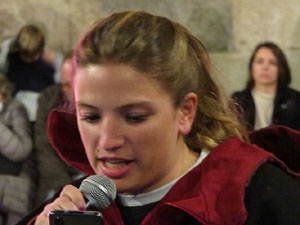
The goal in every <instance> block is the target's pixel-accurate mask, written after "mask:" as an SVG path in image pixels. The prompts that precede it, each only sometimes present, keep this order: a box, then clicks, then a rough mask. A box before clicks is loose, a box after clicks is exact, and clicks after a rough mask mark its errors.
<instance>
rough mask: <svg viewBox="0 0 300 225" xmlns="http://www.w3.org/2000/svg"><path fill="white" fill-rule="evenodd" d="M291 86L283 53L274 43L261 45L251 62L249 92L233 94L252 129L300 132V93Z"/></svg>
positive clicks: (246, 90)
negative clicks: (273, 127) (279, 127)
mask: <svg viewBox="0 0 300 225" xmlns="http://www.w3.org/2000/svg"><path fill="white" fill-rule="evenodd" d="M290 82H291V74H290V70H289V66H288V62H287V59H286V57H285V55H284V53H283V52H282V50H281V49H280V48H279V47H278V46H277V45H275V44H274V43H271V42H265V43H261V44H259V45H257V46H256V48H255V50H254V52H253V53H252V56H251V58H250V62H249V76H248V81H247V85H246V89H245V90H242V91H239V92H235V93H234V94H233V98H234V99H235V100H236V101H237V103H238V104H239V107H240V110H241V111H242V114H244V117H245V120H246V122H247V125H248V129H250V130H253V129H259V128H262V127H267V126H269V125H271V124H279V125H285V126H288V127H290V128H293V129H296V130H300V93H299V92H298V91H296V90H293V89H291V88H289V87H288V85H289V83H290Z"/></svg>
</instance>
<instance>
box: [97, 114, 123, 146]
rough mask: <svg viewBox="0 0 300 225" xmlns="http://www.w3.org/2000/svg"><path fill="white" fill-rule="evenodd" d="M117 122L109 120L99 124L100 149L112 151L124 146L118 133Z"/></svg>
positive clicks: (121, 136)
mask: <svg viewBox="0 0 300 225" xmlns="http://www.w3.org/2000/svg"><path fill="white" fill-rule="evenodd" d="M117 123H118V122H116V121H113V120H111V119H107V120H103V121H102V123H101V129H100V135H99V137H100V138H99V145H100V147H101V149H103V150H106V151H113V150H117V149H119V148H121V147H122V146H123V145H124V142H125V140H124V137H123V135H122V134H121V132H120V126H119V125H118V124H117Z"/></svg>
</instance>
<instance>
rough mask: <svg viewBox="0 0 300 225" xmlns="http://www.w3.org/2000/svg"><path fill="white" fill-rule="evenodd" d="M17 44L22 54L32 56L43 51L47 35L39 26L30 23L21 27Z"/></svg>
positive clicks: (27, 56) (26, 56)
mask: <svg viewBox="0 0 300 225" xmlns="http://www.w3.org/2000/svg"><path fill="white" fill-rule="evenodd" d="M15 44H16V49H17V50H18V51H19V52H20V54H21V55H23V56H24V57H25V58H32V57H34V56H36V55H40V54H42V53H43V50H44V46H45V36H44V33H43V32H42V30H41V29H40V28H39V27H38V26H36V25H30V24H29V25H26V26H24V27H22V28H21V30H20V31H19V33H18V35H17V37H16V43H15Z"/></svg>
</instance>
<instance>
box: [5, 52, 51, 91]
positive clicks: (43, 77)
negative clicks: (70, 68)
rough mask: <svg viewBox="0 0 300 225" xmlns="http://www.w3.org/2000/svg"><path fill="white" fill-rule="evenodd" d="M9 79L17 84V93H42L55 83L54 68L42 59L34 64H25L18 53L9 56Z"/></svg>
mask: <svg viewBox="0 0 300 225" xmlns="http://www.w3.org/2000/svg"><path fill="white" fill-rule="evenodd" d="M8 61H9V66H8V72H7V78H8V79H9V80H10V81H11V82H13V83H14V84H15V92H16V93H17V92H18V91H19V90H27V91H33V92H41V91H42V90H43V89H45V88H46V87H48V86H49V85H51V84H53V83H54V67H53V66H52V65H50V64H48V63H46V62H44V61H43V60H42V58H41V57H40V58H39V59H38V60H37V61H34V62H32V63H26V62H24V61H23V60H22V59H21V58H20V56H19V54H18V53H13V54H10V55H9V56H8Z"/></svg>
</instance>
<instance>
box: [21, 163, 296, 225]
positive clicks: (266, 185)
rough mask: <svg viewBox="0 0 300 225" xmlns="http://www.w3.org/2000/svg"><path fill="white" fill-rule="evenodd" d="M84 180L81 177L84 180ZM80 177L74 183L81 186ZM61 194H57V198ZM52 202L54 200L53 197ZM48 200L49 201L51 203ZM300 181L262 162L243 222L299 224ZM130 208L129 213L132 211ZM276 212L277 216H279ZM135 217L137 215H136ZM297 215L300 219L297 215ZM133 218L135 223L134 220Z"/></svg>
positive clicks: (126, 209)
mask: <svg viewBox="0 0 300 225" xmlns="http://www.w3.org/2000/svg"><path fill="white" fill-rule="evenodd" d="M81 180H82V179H81ZM81 180H78V181H75V182H73V185H75V186H77V187H79V185H80V183H81ZM58 196H59V193H57V194H56V196H55V198H56V197H58ZM50 201H52V200H50ZM50 201H49V202H50ZM299 203H300V184H299V183H298V182H297V181H296V179H294V178H293V177H292V176H291V175H289V174H287V172H285V171H284V170H283V169H282V168H280V167H278V166H276V165H274V164H271V163H270V162H268V163H265V164H263V165H262V166H261V167H260V168H258V170H257V171H256V173H255V174H254V175H253V177H252V179H251V182H250V184H249V186H248V187H247V188H246V196H245V206H246V209H247V212H248V218H247V220H246V222H245V223H244V225H283V224H284V225H299V224H300V221H293V218H292V217H290V215H291V214H297V215H299V214H300V204H299ZM152 206H153V205H149V207H148V206H146V207H143V206H142V207H141V208H139V207H132V208H131V209H130V207H121V208H120V210H121V214H122V215H124V214H125V213H130V214H131V215H136V214H135V212H134V211H135V210H136V211H138V214H139V215H141V216H142V217H144V216H145V215H147V213H149V212H150V211H151V209H152ZM43 208H44V205H43V206H41V207H39V208H38V209H36V210H35V211H33V212H32V213H31V214H30V215H28V216H27V217H25V218H24V219H23V220H22V221H20V222H19V223H18V224H17V225H26V224H27V223H28V222H29V221H30V219H31V218H33V217H34V216H35V215H37V214H39V213H40V212H41V211H42V210H43ZM129 211H130V212H129ZM275 215H278V216H277V217H276V216H275ZM133 217H134V216H133ZM142 217H140V216H139V217H135V218H132V217H131V218H130V220H129V219H126V217H123V219H124V222H125V224H126V225H127V224H128V225H129V224H130V225H131V223H132V224H139V221H141V220H142V219H143V218H142ZM189 218H191V219H190V222H189V223H188V224H187V223H185V225H193V224H195V225H196V224H199V223H198V222H197V221H196V220H194V219H193V218H192V217H190V216H189ZM294 218H299V217H298V216H295V217H294ZM132 221H133V222H132Z"/></svg>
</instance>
